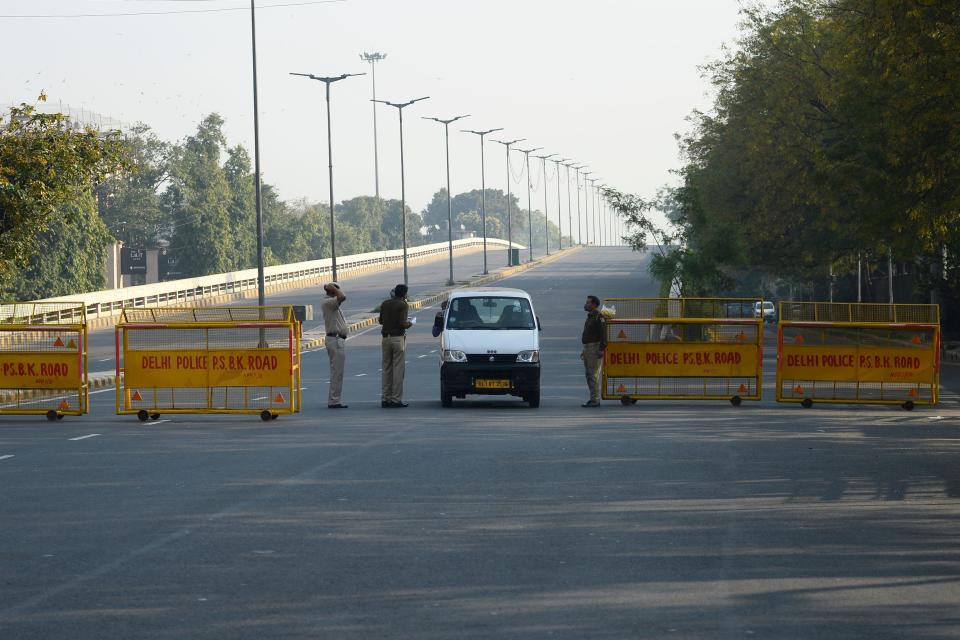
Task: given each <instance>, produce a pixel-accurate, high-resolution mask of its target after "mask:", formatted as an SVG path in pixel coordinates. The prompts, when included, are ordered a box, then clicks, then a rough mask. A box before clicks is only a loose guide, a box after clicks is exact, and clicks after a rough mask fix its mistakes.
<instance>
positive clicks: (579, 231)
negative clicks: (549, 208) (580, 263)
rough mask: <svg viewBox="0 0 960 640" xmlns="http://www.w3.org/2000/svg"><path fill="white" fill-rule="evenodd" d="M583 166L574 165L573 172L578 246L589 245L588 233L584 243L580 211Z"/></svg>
mask: <svg viewBox="0 0 960 640" xmlns="http://www.w3.org/2000/svg"><path fill="white" fill-rule="evenodd" d="M583 167H584V165H582V164H578V165H574V167H573V168H574V170H575V171H576V173H575V177H576V179H577V240H579V241H580V244H581V245H582V244H590V237H589V235H590V234H589V232H588V233H587V236H588V237H587V238H586V240H587V242H586V243H584V237H583V229H584V227H585V226H586V225H584V224H583V213H582V212H581V211H580V169H583Z"/></svg>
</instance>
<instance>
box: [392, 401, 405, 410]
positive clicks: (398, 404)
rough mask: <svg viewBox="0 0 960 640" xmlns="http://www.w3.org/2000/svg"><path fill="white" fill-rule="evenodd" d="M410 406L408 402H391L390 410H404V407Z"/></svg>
mask: <svg viewBox="0 0 960 640" xmlns="http://www.w3.org/2000/svg"><path fill="white" fill-rule="evenodd" d="M409 406H410V405H409V404H407V403H406V402H391V403H390V408H391V409H403V408H404V407H409Z"/></svg>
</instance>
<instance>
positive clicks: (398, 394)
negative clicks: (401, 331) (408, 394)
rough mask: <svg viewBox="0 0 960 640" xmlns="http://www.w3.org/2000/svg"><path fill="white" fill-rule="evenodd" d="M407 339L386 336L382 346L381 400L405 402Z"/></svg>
mask: <svg viewBox="0 0 960 640" xmlns="http://www.w3.org/2000/svg"><path fill="white" fill-rule="evenodd" d="M406 341H407V339H406V337H404V336H384V337H383V339H382V341H381V343H380V345H381V351H382V353H383V358H382V367H381V368H382V369H383V374H382V376H381V378H380V389H381V391H380V400H381V401H382V402H403V373H404V371H405V370H406V364H405V361H404V357H405V356H406Z"/></svg>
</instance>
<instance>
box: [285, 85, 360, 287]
mask: <svg viewBox="0 0 960 640" xmlns="http://www.w3.org/2000/svg"><path fill="white" fill-rule="evenodd" d="M290 75H292V76H303V77H304V78H310V79H311V80H317V81H319V82H322V83H323V84H324V85H325V86H326V89H327V167H328V169H329V179H330V265H331V271H332V276H333V280H334V282H336V280H337V236H336V230H335V225H334V220H333V139H332V129H331V127H330V85H331V84H333V83H334V82H339V81H340V80H345V79H347V78H352V77H354V76H365V75H367V74H365V73H341V74H340V75H339V76H315V75H313V74H312V73H291V74H290Z"/></svg>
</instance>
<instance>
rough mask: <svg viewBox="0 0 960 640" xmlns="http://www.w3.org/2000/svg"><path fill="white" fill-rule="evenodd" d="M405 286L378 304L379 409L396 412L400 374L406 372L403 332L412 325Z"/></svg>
mask: <svg viewBox="0 0 960 640" xmlns="http://www.w3.org/2000/svg"><path fill="white" fill-rule="evenodd" d="M408 312H409V307H408V306H407V285H405V284H398V285H397V286H396V287H394V289H393V297H392V298H389V299H388V300H384V301H383V302H381V303H380V317H379V319H378V322H379V323H380V325H381V328H380V335H381V336H383V337H382V340H381V350H382V356H383V357H382V369H383V373H382V374H381V385H380V386H381V394H380V406H381V407H384V408H389V409H399V408H402V407H406V406H408V405H407V403H405V402H404V401H403V374H404V371H405V369H406V363H405V361H404V357H405V355H406V337H405V336H406V333H407V329H409V328H410V327H412V326H413V324H412V323H411V322H410V319H409V317H408V315H407V314H408Z"/></svg>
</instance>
